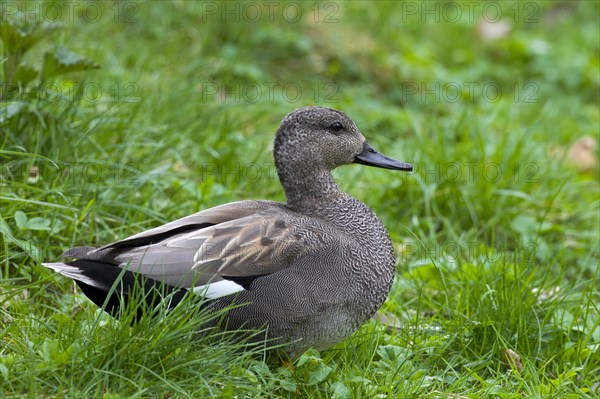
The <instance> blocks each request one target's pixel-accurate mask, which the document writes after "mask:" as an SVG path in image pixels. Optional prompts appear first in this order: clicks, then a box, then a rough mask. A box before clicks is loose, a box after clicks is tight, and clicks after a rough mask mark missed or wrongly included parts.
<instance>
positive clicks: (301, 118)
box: [273, 107, 412, 177]
mask: <svg viewBox="0 0 600 399" xmlns="http://www.w3.org/2000/svg"><path fill="white" fill-rule="evenodd" d="M273 156H274V158H275V166H276V167H277V170H278V171H279V172H280V175H281V171H282V170H284V169H291V168H292V169H295V170H296V171H297V172H301V173H307V174H310V173H311V172H313V173H314V172H315V171H331V170H333V169H334V168H336V167H338V166H341V165H346V164H351V163H360V164H363V165H370V166H376V167H379V168H385V169H393V170H405V171H411V170H412V166H411V165H410V164H407V163H404V162H400V161H397V160H395V159H392V158H389V157H387V156H385V155H383V154H381V153H379V152H378V151H376V150H375V149H374V148H373V147H371V146H370V145H369V144H368V143H367V141H366V139H365V137H364V136H363V135H362V133H361V132H360V130H359V129H358V127H356V124H355V123H354V122H353V121H352V119H350V118H349V117H348V116H347V115H346V114H344V113H343V112H340V111H337V110H335V109H330V108H323V107H304V108H299V109H297V110H295V111H293V112H291V113H289V114H288V115H286V117H285V118H284V119H283V121H282V122H281V125H280V126H279V129H278V130H277V135H276V137H275V143H274V146H273ZM280 177H281V176H280Z"/></svg>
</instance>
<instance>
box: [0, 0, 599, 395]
mask: <svg viewBox="0 0 600 399" xmlns="http://www.w3.org/2000/svg"><path fill="white" fill-rule="evenodd" d="M475 3H476V4H475V5H473V7H474V8H473V10H474V14H473V17H472V18H471V17H470V15H469V13H467V10H468V8H467V6H468V5H467V4H466V3H462V2H458V3H452V4H455V5H457V7H460V9H461V10H462V11H463V13H462V16H461V18H460V19H459V20H457V21H455V20H454V19H453V18H451V16H450V15H449V14H444V13H445V12H449V11H451V10H449V9H448V8H444V7H448V6H445V5H444V4H446V3H428V4H430V7H431V9H433V10H434V11H432V13H431V14H426V13H425V12H424V11H425V9H424V7H426V5H424V3H420V2H404V3H397V2H376V3H366V2H358V1H351V2H339V3H333V2H329V3H319V4H317V5H316V6H315V4H313V3H296V2H281V4H280V6H278V7H276V8H275V9H274V14H273V18H272V21H270V19H271V18H270V16H269V13H268V9H267V8H265V6H261V5H260V4H259V3H234V2H229V3H227V4H226V5H224V4H225V3H217V2H195V3H193V2H176V1H174V2H167V1H163V2H160V3H155V4H153V5H152V6H150V4H148V3H141V2H140V3H138V2H123V3H121V4H120V5H118V6H115V5H110V4H109V3H105V4H102V5H101V8H100V9H99V10H100V11H99V14H98V17H97V18H96V17H95V16H94V15H95V14H93V11H94V10H95V8H93V7H94V6H90V5H89V4H90V3H85V2H80V3H78V4H77V5H76V6H75V7H74V9H73V13H66V12H65V13H63V15H62V16H61V21H62V28H61V29H59V30H55V31H52V33H51V35H50V34H45V35H42V36H41V38H40V40H39V41H38V42H36V43H35V44H33V45H32V46H31V48H30V49H28V51H27V52H26V53H25V54H24V56H23V58H22V59H19V62H21V61H22V62H25V63H27V65H30V66H33V67H37V68H39V69H40V70H41V71H40V72H39V73H38V74H37V75H35V76H36V77H33V78H32V79H31V80H30V81H28V83H27V86H25V89H24V88H23V87H21V88H18V87H17V86H18V85H13V86H11V85H9V84H8V83H11V82H12V83H14V82H19V81H20V80H19V79H24V78H23V76H26V74H25V75H20V76H21V77H20V78H15V75H14V73H15V72H14V70H15V62H16V61H15V54H17V53H14V52H10V49H9V46H8V44H7V42H6V32H7V31H6V30H3V31H2V32H3V33H2V34H3V36H2V38H3V47H2V58H1V59H0V74H2V75H1V76H2V82H4V84H3V86H2V88H3V95H2V97H3V98H2V101H3V102H2V109H1V111H0V128H1V129H2V135H1V136H0V159H1V171H0V176H1V178H0V187H1V192H0V201H1V204H2V205H1V209H2V212H1V215H0V237H1V240H2V241H1V242H0V279H1V281H2V283H1V288H0V330H1V331H2V338H1V339H0V393H1V396H2V397H31V396H36V397H105V398H111V397H165V398H166V397H222V398H229V397H240V398H241V397H257V398H258V397H260V398H263V397H316V398H330V397H335V398H373V397H377V398H398V397H401V398H413V397H414V398H463V397H465V398H489V397H494V398H520V397H532V398H537V397H540V398H541V397H544V398H546V397H548V398H586V397H590V398H592V397H597V395H598V391H599V389H600V385H599V384H600V360H599V359H600V356H599V351H600V321H599V320H600V310H599V309H598V303H600V296H599V295H598V292H599V289H598V281H599V277H600V276H599V273H600V272H599V267H598V259H599V246H598V242H599V241H600V240H599V238H600V237H599V236H600V234H599V223H600V220H599V213H600V211H599V195H598V194H599V184H598V180H599V171H598V163H597V158H598V149H597V145H596V147H595V148H594V147H593V145H592V146H591V147H590V146H586V145H583V144H582V143H585V140H589V138H588V139H585V137H586V136H589V137H591V138H592V141H593V140H596V143H597V135H598V128H599V126H600V115H599V112H598V109H599V108H598V105H599V102H600V100H599V96H598V92H599V86H600V80H599V79H598V76H599V68H600V61H599V59H598V50H599V48H600V43H599V40H598V30H599V27H598V23H597V16H598V13H599V6H598V2H595V1H585V2H573V3H569V4H565V3H561V2H552V1H542V2H524V3H514V4H513V3H511V2H506V3H494V4H496V5H499V6H500V7H501V9H500V10H501V13H502V17H503V18H502V21H504V22H505V23H507V24H508V26H509V27H510V30H509V31H508V32H506V33H504V34H503V35H501V37H499V38H497V39H485V38H484V37H483V36H484V35H485V32H486V29H488V30H489V29H490V27H489V26H487V25H485V24H484V23H483V22H481V19H482V18H481V17H482V15H483V14H482V12H483V11H482V9H483V3H481V4H480V3H478V2H475ZM6 4H8V2H7V3H6ZM22 4H23V3H18V2H14V3H10V4H9V5H14V6H15V7H22ZM36 4H39V5H40V7H39V14H38V15H39V16H40V18H38V19H42V20H46V22H48V21H47V20H49V19H50V17H51V16H52V15H54V14H51V13H50V12H51V9H50V8H49V7H52V4H58V6H57V7H62V8H61V9H62V10H66V8H65V7H67V5H64V4H63V3H52V2H44V3H36ZM236 4H237V5H236ZM251 4H259V7H261V8H260V9H261V11H262V14H261V15H262V16H261V18H260V19H259V20H258V21H256V22H253V21H252V19H253V15H254V14H251V12H252V11H253V9H252V8H250V7H253V6H251ZM517 4H518V5H517ZM213 6H214V7H216V8H215V9H213V8H212V7H213ZM296 6H299V7H300V10H301V13H302V17H301V18H298V20H296V19H295V17H294V15H293V14H292V10H294V9H295V7H296ZM69 7H70V6H69ZM91 7H92V8H91ZM222 7H231V9H232V10H234V11H232V13H230V14H226V13H225V12H224V11H225V10H224V9H223V8H222ZM235 7H239V8H235ZM413 7H416V8H413ZM284 8H285V9H286V10H288V12H289V14H283V9H284ZM10 10H12V9H10ZM236 10H237V11H236ZM444 10H445V11H444ZM487 10H488V11H486V12H491V9H487ZM7 14H8V13H5V14H4V16H3V17H2V18H7V16H6V15H7ZM15 15H16V17H15V18H16V19H17V21H23V17H22V16H20V15H18V14H15ZM29 15H30V16H29V18H31V15H33V14H31V13H30V14H29ZM486 15H487V14H486ZM236 16H237V17H236ZM487 16H489V15H487ZM236 18H237V19H236ZM492 19H493V18H492ZM223 20H225V23H224V22H223ZM4 21H5V19H3V20H2V21H0V22H4ZM50 22H51V21H50ZM3 29H4V28H3ZM23 29H25V28H23ZM59 48H68V49H69V51H72V52H73V53H74V54H78V55H79V56H82V57H85V59H74V58H72V57H71V58H69V57H68V56H65V55H64V52H63V53H61V52H60V51H62V50H58V49H59ZM45 52H54V53H55V54H58V55H57V56H56V59H57V60H58V61H57V62H54V63H53V64H47V65H46V64H43V62H44V61H43V60H45V58H44V57H45V56H44V53H45ZM18 54H19V57H20V55H21V53H18ZM61 54H62V55H61ZM88 60H93V61H88ZM48 62H50V61H48ZM42 65H46V66H45V67H44V68H42ZM97 66H98V67H99V68H96V67H97ZM26 71H27V70H26V69H22V70H21V73H24V72H26ZM7 88H12V89H11V90H12V91H11V90H7ZM484 88H487V89H485V90H484ZM471 89H472V90H471ZM498 89H500V90H501V93H502V94H501V95H498V93H499V92H498V91H497V90H498ZM486 90H490V91H489V92H488V91H486ZM494 93H496V94H494ZM23 104H24V105H23ZM311 104H320V105H325V106H330V107H334V108H338V109H340V110H343V111H345V112H346V113H348V114H349V115H350V116H351V117H352V118H354V119H355V120H356V121H357V124H358V126H359V127H360V128H361V130H362V131H363V133H364V135H365V136H366V137H367V138H368V139H369V141H370V142H371V143H372V144H373V145H374V146H375V147H376V148H378V149H379V150H381V151H382V152H384V153H386V154H388V155H390V156H393V157H395V158H398V159H402V160H406V161H408V162H411V163H413V164H414V165H415V167H416V168H415V172H414V173H411V174H406V175H400V174H397V173H396V174H394V173H393V172H390V171H383V170H377V169H369V168H362V167H358V166H349V167H345V168H341V169H339V170H337V171H336V172H335V176H336V178H338V180H339V181H340V184H341V185H342V187H343V188H344V189H345V190H347V191H348V192H350V193H351V194H353V195H355V196H356V197H357V198H359V199H361V200H363V201H365V202H366V203H367V204H368V205H369V206H370V207H371V208H372V209H374V210H375V211H376V212H377V214H378V215H379V216H380V218H381V219H382V220H383V221H384V223H385V225H386V226H387V228H388V230H389V231H390V235H391V237H392V240H393V241H394V244H395V247H396V252H397V258H398V263H397V277H396V280H395V283H394V286H393V288H392V291H391V293H390V295H389V298H388V300H387V302H386V303H385V304H384V307H383V310H382V312H383V315H384V316H383V317H384V318H385V320H384V321H383V322H382V321H379V322H375V321H373V322H370V323H367V324H366V325H365V326H363V327H362V328H361V329H360V330H359V331H357V332H356V333H355V334H354V335H353V336H352V337H350V338H349V339H348V340H346V341H344V342H341V343H339V344H338V345H337V346H335V347H334V348H333V349H331V350H329V351H326V352H322V353H318V352H316V351H309V352H307V353H305V354H304V355H303V356H302V357H300V358H299V359H298V360H296V362H295V363H294V367H293V368H285V367H282V366H280V365H279V363H277V362H273V361H270V360H269V359H268V356H267V355H266V354H265V351H264V346H248V345H247V344H246V343H244V342H240V341H239V339H238V337H235V336H228V335H223V334H217V333H213V334H208V335H203V336H200V337H199V336H197V334H196V331H197V326H199V325H200V324H201V322H202V320H203V317H206V316H203V315H202V314H201V313H199V312H198V311H197V309H196V308H195V307H194V304H193V303H184V304H183V305H182V306H181V307H180V308H178V309H177V310H176V311H175V312H173V313H172V314H169V315H165V314H164V309H160V308H159V309H157V310H155V312H157V314H156V317H154V318H153V319H149V318H148V319H144V320H142V321H141V322H140V323H139V324H136V325H134V326H130V325H129V324H127V323H119V322H115V321H114V320H113V319H111V318H110V317H108V316H107V315H105V314H103V313H102V312H101V311H99V310H97V309H96V308H95V307H94V306H93V305H92V304H91V303H90V302H89V301H87V300H86V299H85V297H83V295H82V294H81V293H80V292H79V291H78V290H77V289H76V288H75V287H74V286H73V284H72V282H70V281H68V279H65V278H62V277H60V276H57V275H55V274H54V273H52V272H51V271H48V270H46V269H44V268H43V267H41V265H40V262H41V261H55V260H57V259H58V258H59V255H60V254H61V253H62V251H63V250H64V249H66V248H68V247H70V246H73V245H79V244H98V245H99V244H102V243H107V242H110V241H113V240H117V239H120V238H123V237H126V236H127V235H130V234H134V233H136V232H139V231H140V230H143V229H147V228H150V227H153V226H157V225H159V224H161V223H164V222H167V221H169V220H173V219H175V218H179V217H181V216H184V215H187V214H190V213H192V212H195V211H197V210H199V209H205V208H209V207H211V206H215V205H218V204H221V203H225V202H231V201H236V200H242V199H248V198H256V199H260V198H264V199H272V200H279V201H283V200H284V197H283V193H282V191H281V189H280V188H279V185H278V181H277V177H276V174H275V171H274V168H273V164H272V159H271V154H270V148H271V142H272V139H273V135H274V132H275V130H276V128H277V125H278V123H279V121H280V120H281V118H282V117H283V115H285V113H287V112H289V111H291V110H293V109H295V108H297V107H299V106H302V105H311ZM582 139H583V141H581V140H582ZM590 160H591V161H590ZM134 310H135V309H133V310H132V311H134Z"/></svg>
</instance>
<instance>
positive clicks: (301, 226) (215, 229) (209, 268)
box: [65, 201, 335, 297]
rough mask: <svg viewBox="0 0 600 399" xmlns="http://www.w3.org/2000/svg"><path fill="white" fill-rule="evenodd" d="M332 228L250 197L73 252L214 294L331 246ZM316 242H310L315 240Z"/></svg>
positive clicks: (245, 284)
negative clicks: (99, 246)
mask: <svg viewBox="0 0 600 399" xmlns="http://www.w3.org/2000/svg"><path fill="white" fill-rule="evenodd" d="M331 230H332V228H331V226H329V225H327V224H326V223H323V222H320V221H319V220H316V219H313V218H310V217H306V216H301V215H298V214H295V213H294V212H292V211H290V210H288V209H287V208H286V207H285V206H283V205H282V204H279V203H269V202H263V201H243V202H241V203H234V204H227V205H224V206H220V207H216V208H212V209H209V210H206V211H203V212H199V213H197V214H194V215H191V216H188V217H186V218H183V219H179V220H177V221H174V222H171V223H168V224H166V225H163V226H160V227H157V228H155V229H152V230H148V231H146V232H143V233H140V234H137V235H135V236H132V237H129V238H127V239H125V240H122V241H119V242H116V243H113V244H109V245H107V246H104V247H102V248H99V249H92V250H90V248H85V247H83V248H81V247H80V249H73V250H71V251H67V253H65V255H66V256H67V257H75V258H78V259H82V260H89V261H96V262H102V263H107V264H110V265H113V266H119V267H121V268H127V269H128V270H130V271H132V272H136V273H140V274H142V275H144V276H147V277H149V278H151V279H153V280H157V281H160V282H163V283H166V284H168V285H170V286H174V287H182V288H186V289H194V290H199V291H205V293H206V295H207V296H208V297H218V296H222V295H228V294H231V293H233V292H235V291H239V290H242V289H250V288H251V285H252V282H253V281H254V280H255V279H257V278H260V277H262V276H265V275H269V274H272V273H275V272H277V271H279V270H282V269H285V268H287V267H288V266H289V265H291V264H292V263H293V262H294V261H295V260H296V259H299V258H300V257H301V256H303V255H305V254H307V253H308V252H310V251H312V250H315V249H319V248H320V247H321V246H323V245H327V246H329V245H331V244H332V243H333V241H335V234H333V232H332V231H331ZM309 242H310V243H311V245H308V243H309Z"/></svg>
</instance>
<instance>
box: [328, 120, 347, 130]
mask: <svg viewBox="0 0 600 399" xmlns="http://www.w3.org/2000/svg"><path fill="white" fill-rule="evenodd" d="M329 129H331V130H333V131H334V132H339V131H341V130H343V129H344V126H343V125H342V124H341V123H339V122H333V123H332V124H331V126H329Z"/></svg>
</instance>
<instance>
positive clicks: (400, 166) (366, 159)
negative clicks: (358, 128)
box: [354, 141, 413, 172]
mask: <svg viewBox="0 0 600 399" xmlns="http://www.w3.org/2000/svg"><path fill="white" fill-rule="evenodd" d="M354 163H360V164H363V165H369V166H375V167H378V168H385V169H393V170H406V171H409V172H410V171H411V170H413V167H412V165H411V164H409V163H406V162H400V161H397V160H395V159H393V158H390V157H387V156H385V155H383V154H382V153H380V152H379V151H377V150H376V149H374V148H373V147H371V146H370V145H369V143H367V142H366V141H365V142H364V143H363V149H362V152H361V153H360V154H358V155H357V156H356V158H354Z"/></svg>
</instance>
